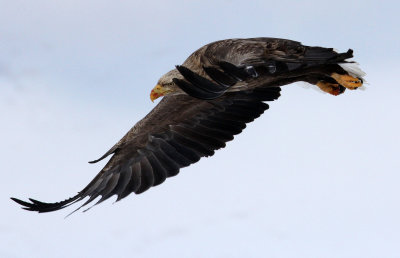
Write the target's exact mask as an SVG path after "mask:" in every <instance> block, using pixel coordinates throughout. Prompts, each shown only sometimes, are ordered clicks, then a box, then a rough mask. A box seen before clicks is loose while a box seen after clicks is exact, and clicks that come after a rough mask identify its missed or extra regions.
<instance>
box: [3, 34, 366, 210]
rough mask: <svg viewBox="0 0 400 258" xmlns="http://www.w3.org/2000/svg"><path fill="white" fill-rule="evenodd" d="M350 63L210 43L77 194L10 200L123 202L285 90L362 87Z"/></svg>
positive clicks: (257, 41)
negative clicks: (53, 198)
mask: <svg viewBox="0 0 400 258" xmlns="http://www.w3.org/2000/svg"><path fill="white" fill-rule="evenodd" d="M352 57H353V51H352V50H348V51H347V52H345V53H338V52H336V51H335V50H333V49H332V48H323V47H310V46H304V45H302V44H301V43H299V42H296V41H291V40H285V39H276V38H250V39H227V40H221V41H217V42H213V43H210V44H208V45H205V46H203V47H202V48H200V49H198V50H197V51H195V52H194V53H193V54H191V55H190V56H189V57H188V58H187V59H186V61H185V62H184V63H183V64H182V65H177V66H176V68H175V69H173V70H172V71H170V72H168V73H166V74H165V75H164V76H162V77H161V78H160V80H159V81H158V84H157V86H156V87H154V89H153V90H152V91H151V93H150V98H151V100H153V101H154V99H156V98H158V97H161V96H163V99H162V100H161V101H160V103H159V104H158V105H157V106H156V107H155V108H154V109H153V110H152V111H151V112H150V113H149V114H148V115H147V116H146V117H145V118H143V119H142V120H140V121H139V122H138V123H137V124H136V125H135V126H134V127H133V128H132V129H131V130H129V132H128V133H127V134H126V135H125V136H124V137H123V138H122V139H121V140H120V141H119V142H118V143H117V144H115V145H114V146H113V147H112V148H111V149H110V150H109V151H107V152H106V153H105V154H104V155H103V156H102V157H101V158H100V159H98V160H95V161H92V162H90V163H94V162H97V161H99V160H102V159H104V158H106V157H107V156H108V155H112V157H111V159H110V160H109V161H108V163H107V164H106V166H105V167H104V168H103V169H102V170H101V171H100V172H99V173H98V174H97V176H96V177H95V178H94V179H93V180H92V181H91V182H90V183H89V184H88V185H87V186H86V187H85V188H84V189H83V190H82V191H80V192H79V193H78V194H77V195H75V196H74V197H71V198H69V199H67V200H65V201H61V202H55V203H45V202H41V201H37V200H34V199H29V200H30V202H25V201H22V200H19V199H16V198H11V199H12V200H14V201H15V202H17V203H19V204H20V205H22V206H23V208H24V209H26V210H30V211H37V212H50V211H56V210H59V209H62V208H65V207H67V206H69V205H71V204H73V203H76V202H79V201H82V200H84V199H85V198H87V200H86V201H85V202H84V203H83V204H82V205H81V206H80V207H82V206H85V205H87V204H89V203H90V202H92V201H94V200H95V199H97V198H98V197H100V199H98V201H97V203H100V202H102V201H104V200H106V199H108V198H110V197H111V196H113V195H116V196H117V201H119V200H121V199H122V198H124V197H126V196H128V195H129V194H131V193H136V194H140V193H143V192H144V191H146V190H148V189H149V188H150V187H152V186H156V185H159V184H161V183H163V182H164V181H165V179H166V178H168V177H171V176H175V175H177V174H178V173H179V171H180V169H181V168H183V167H187V166H189V165H190V164H193V163H196V162H198V161H199V160H200V159H201V158H202V157H209V156H212V155H213V154H214V152H215V151H216V150H218V149H221V148H223V147H225V144H226V142H228V141H231V140H233V137H234V135H236V134H239V133H241V132H242V130H243V129H244V128H245V127H246V123H249V122H252V121H253V120H254V119H256V118H257V117H259V116H260V115H261V114H262V113H263V112H264V111H265V110H267V109H268V104H266V103H265V102H266V101H274V100H276V99H278V98H279V96H280V91H281V88H280V87H281V86H283V85H287V84H290V83H293V82H297V81H304V82H308V83H310V84H313V85H316V86H318V87H319V88H320V89H321V90H322V91H324V92H327V93H329V94H332V95H339V94H341V93H343V92H344V91H345V90H346V89H350V90H354V89H357V88H359V87H360V86H362V84H363V79H362V76H363V75H364V74H363V73H362V72H361V70H359V69H354V67H352V66H351V65H355V64H354V63H353V62H352V61H349V60H348V59H350V58H352ZM97 203H96V204H97ZM80 207H79V208H80ZM79 208H78V209H79Z"/></svg>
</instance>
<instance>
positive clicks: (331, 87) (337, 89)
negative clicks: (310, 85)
mask: <svg viewBox="0 0 400 258" xmlns="http://www.w3.org/2000/svg"><path fill="white" fill-rule="evenodd" d="M317 86H318V87H319V88H320V89H321V90H322V91H324V92H326V93H329V94H331V95H334V96H337V95H339V94H342V93H343V92H344V91H345V90H346V88H345V87H343V86H341V85H339V84H337V83H330V82H326V81H319V82H317Z"/></svg>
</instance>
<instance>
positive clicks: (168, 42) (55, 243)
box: [0, 0, 400, 258]
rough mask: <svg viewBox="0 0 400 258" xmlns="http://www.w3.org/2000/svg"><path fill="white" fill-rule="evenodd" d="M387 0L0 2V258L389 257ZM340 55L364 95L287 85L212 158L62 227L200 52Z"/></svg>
mask: <svg viewBox="0 0 400 258" xmlns="http://www.w3.org/2000/svg"><path fill="white" fill-rule="evenodd" d="M399 7H400V6H399V4H398V3H397V2H396V1H385V2H381V1H335V2H334V4H333V2H332V1H326V2H324V1H274V2H270V1H265V0H264V1H235V0H231V1H229V0H226V1H205V0H203V1H168V3H167V1H63V2H60V1H44V0H39V1H17V0H16V1H3V0H0V118H1V121H2V123H1V127H0V132H1V135H2V138H1V142H2V144H3V146H2V148H1V150H0V154H1V157H2V158H1V160H2V168H3V172H2V176H3V177H2V180H1V183H0V184H1V186H2V187H1V188H0V195H1V198H0V204H1V207H2V213H3V220H1V221H0V257H92V256H97V257H174V258H175V257H306V258H310V257H363V258H366V257H400V247H399V244H398V243H400V221H399V218H400V208H399V203H400V188H399V186H398V185H399V182H400V175H399V171H400V160H399V158H398V153H399V146H400V136H399V131H400V123H399V118H398V115H397V112H398V111H399V110H400V104H399V100H398V99H399V95H400V88H399V86H398V82H397V81H398V78H397V77H398V73H399V71H400V69H399V68H400V66H399V64H398V60H399V58H400V54H399V51H398V47H399V46H400V36H399V35H400V29H399V28H400V18H399V17H398V11H399V9H400V8H399ZM259 36H266V37H281V38H288V39H293V40H298V41H301V42H302V43H304V44H306V45H319V46H325V47H334V48H336V49H338V50H340V51H346V50H347V49H348V48H352V49H354V55H355V60H357V61H358V62H359V63H360V65H361V67H362V69H363V70H364V71H365V72H366V73H367V77H366V79H367V81H368V85H367V90H365V91H353V92H346V93H345V94H343V95H341V96H338V97H333V96H330V95H328V94H322V93H319V92H317V91H314V90H312V89H305V88H303V87H299V86H297V85H290V86H285V87H284V89H283V92H282V97H281V98H280V99H279V100H278V101H276V102H273V103H270V110H268V111H266V113H265V114H264V115H263V116H262V117H261V118H259V119H257V120H256V121H255V122H253V123H252V124H250V125H249V126H248V128H247V129H246V130H245V131H244V132H243V133H242V134H241V135H239V136H237V137H235V140H234V141H232V142H230V143H228V144H227V148H225V149H223V150H220V151H218V152H217V153H216V155H215V156H213V157H212V158H208V159H202V160H201V161H200V162H199V163H197V164H194V165H192V166H190V167H188V168H184V169H182V170H181V172H180V174H179V175H178V176H176V177H173V178H169V179H167V181H166V182H165V183H164V184H162V185H160V186H158V187H155V188H152V189H150V190H149V191H147V192H145V193H144V194H141V195H139V196H136V195H130V196H129V197H128V198H126V199H124V200H123V201H121V202H119V203H116V204H112V203H113V201H114V198H112V199H113V200H109V201H106V202H104V203H102V204H101V205H99V206H96V207H95V208H93V209H92V210H90V211H89V212H87V213H80V212H78V213H76V214H74V215H73V216H71V217H69V218H67V219H64V216H65V215H67V214H68V213H69V212H71V211H72V210H73V209H74V207H70V208H68V209H65V210H62V211H59V212H54V213H50V214H37V213H32V212H26V211H24V210H21V209H20V208H19V207H18V205H16V204H15V203H13V202H11V201H10V200H9V197H11V196H14V197H18V198H24V199H25V198H27V197H33V198H36V199H38V200H42V201H49V202H53V201H60V200H63V199H65V198H68V197H70V196H72V195H74V194H75V193H76V192H77V191H79V190H81V189H82V188H83V187H84V186H85V185H86V184H87V183H88V182H89V181H90V180H91V179H92V178H93V177H94V176H95V175H96V174H97V172H98V171H100V169H101V168H102V166H104V164H105V163H106V161H103V162H101V163H99V164H95V165H89V164H87V161H89V160H93V159H95V158H98V157H99V156H101V155H102V154H103V153H104V152H105V151H107V150H108V149H109V148H110V147H111V146H112V145H113V144H114V143H115V142H116V141H118V140H119V139H120V138H121V137H122V136H123V135H124V134H125V132H126V131H127V130H128V129H129V128H130V127H131V126H133V124H134V123H135V122H137V121H138V120H139V119H140V118H142V117H143V116H144V115H146V114H147V113H148V112H149V111H150V110H151V109H152V108H153V107H154V106H155V104H154V103H152V102H151V101H150V99H149V92H150V90H151V88H152V87H153V86H154V85H155V83H156V82H157V80H158V78H159V77H160V76H161V75H163V74H164V73H165V72H167V71H169V70H170V69H173V67H174V65H176V64H181V63H182V62H183V61H184V59H185V58H186V57H187V56H188V55H189V54H190V53H192V52H193V51H195V50H196V49H197V48H199V47H201V46H202V45H204V44H206V43H209V42H211V41H215V40H220V39H225V38H236V37H242V38H244V37H259Z"/></svg>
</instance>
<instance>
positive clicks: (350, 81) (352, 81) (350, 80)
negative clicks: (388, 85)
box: [331, 73, 363, 90]
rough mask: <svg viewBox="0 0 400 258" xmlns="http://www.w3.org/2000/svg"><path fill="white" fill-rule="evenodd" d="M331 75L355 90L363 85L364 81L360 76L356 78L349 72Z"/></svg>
mask: <svg viewBox="0 0 400 258" xmlns="http://www.w3.org/2000/svg"><path fill="white" fill-rule="evenodd" d="M331 77H332V78H333V79H335V81H337V82H338V83H339V84H340V85H343V86H344V87H346V88H347V89H350V90H355V89H357V88H358V87H361V86H362V85H363V81H362V80H361V79H360V78H355V77H353V76H350V75H348V74H338V73H332V74H331Z"/></svg>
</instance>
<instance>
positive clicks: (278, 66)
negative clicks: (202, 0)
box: [174, 38, 355, 100]
mask: <svg viewBox="0 0 400 258" xmlns="http://www.w3.org/2000/svg"><path fill="white" fill-rule="evenodd" d="M351 57H353V51H352V50H351V49H349V50H348V51H347V52H345V53H337V52H336V51H335V50H333V49H332V48H323V47H310V46H304V45H302V44H301V43H299V42H297V41H291V40H286V39H276V38H251V39H228V40H222V41H217V42H213V43H210V44H208V45H205V46H204V47H202V48H200V49H199V50H197V51H195V52H194V53H193V54H192V55H191V56H190V57H189V58H188V59H186V61H185V62H184V63H183V65H181V66H177V67H176V68H177V70H178V71H179V73H180V74H181V75H182V76H183V78H184V79H177V78H176V79H174V83H175V84H176V85H178V86H179V88H180V89H181V90H183V91H184V92H185V93H187V94H188V95H190V96H192V97H196V98H201V99H206V100H209V99H215V98H218V97H220V96H222V95H223V94H224V93H225V92H229V91H237V90H246V89H251V88H255V87H259V86H260V85H274V86H276V85H285V84H288V83H292V82H294V81H305V82H308V83H311V84H317V83H318V82H328V83H332V84H335V83H341V81H340V80H339V82H337V81H336V80H335V79H334V78H332V74H333V73H336V74H347V72H346V71H345V70H344V69H343V68H342V66H341V64H344V63H347V62H351V61H348V60H347V59H349V58H351ZM354 79H355V78H354ZM344 86H346V85H344ZM342 88H343V90H344V87H342Z"/></svg>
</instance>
